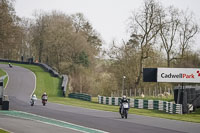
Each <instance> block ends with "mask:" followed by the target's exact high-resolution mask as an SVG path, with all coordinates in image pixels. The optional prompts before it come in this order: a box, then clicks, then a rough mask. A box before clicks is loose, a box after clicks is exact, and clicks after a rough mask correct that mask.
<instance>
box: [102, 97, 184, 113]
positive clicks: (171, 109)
mask: <svg viewBox="0 0 200 133" xmlns="http://www.w3.org/2000/svg"><path fill="white" fill-rule="evenodd" d="M120 99H121V98H120V97H103V96H98V102H99V103H100V104H108V105H119V101H120ZM129 101H130V107H133V108H140V109H155V110H161V111H165V112H167V113H171V114H182V104H174V103H173V102H167V101H161V100H143V99H129Z"/></svg>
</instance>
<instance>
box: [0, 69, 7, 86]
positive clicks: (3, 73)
mask: <svg viewBox="0 0 200 133" xmlns="http://www.w3.org/2000/svg"><path fill="white" fill-rule="evenodd" d="M4 75H7V73H6V72H5V71H3V70H2V69H0V77H1V76H4ZM7 82H8V77H6V78H5V80H4V81H3V87H5V86H6V84H7Z"/></svg>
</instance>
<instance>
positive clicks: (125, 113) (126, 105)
mask: <svg viewBox="0 0 200 133" xmlns="http://www.w3.org/2000/svg"><path fill="white" fill-rule="evenodd" d="M128 110H129V103H128V102H124V103H122V107H121V111H120V114H121V117H122V118H126V119H127V117H128Z"/></svg>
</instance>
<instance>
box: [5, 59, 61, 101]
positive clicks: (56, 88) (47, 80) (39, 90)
mask: <svg viewBox="0 0 200 133" xmlns="http://www.w3.org/2000/svg"><path fill="white" fill-rule="evenodd" d="M4 64H8V63H4ZM12 65H13V67H15V66H21V67H24V68H27V69H29V70H31V71H32V72H33V73H34V74H35V75H36V77H37V80H36V90H35V92H34V93H35V94H36V95H37V97H38V98H39V97H40V96H41V95H42V94H43V93H44V92H46V93H47V95H48V96H50V97H51V96H53V97H55V96H61V95H62V90H61V88H60V84H61V78H57V77H52V76H51V75H50V73H48V72H45V71H44V70H43V68H41V67H40V66H36V65H29V64H15V63H12Z"/></svg>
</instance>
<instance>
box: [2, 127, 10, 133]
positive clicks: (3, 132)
mask: <svg viewBox="0 0 200 133" xmlns="http://www.w3.org/2000/svg"><path fill="white" fill-rule="evenodd" d="M0 133H9V132H7V131H5V130H3V129H1V128H0Z"/></svg>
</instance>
